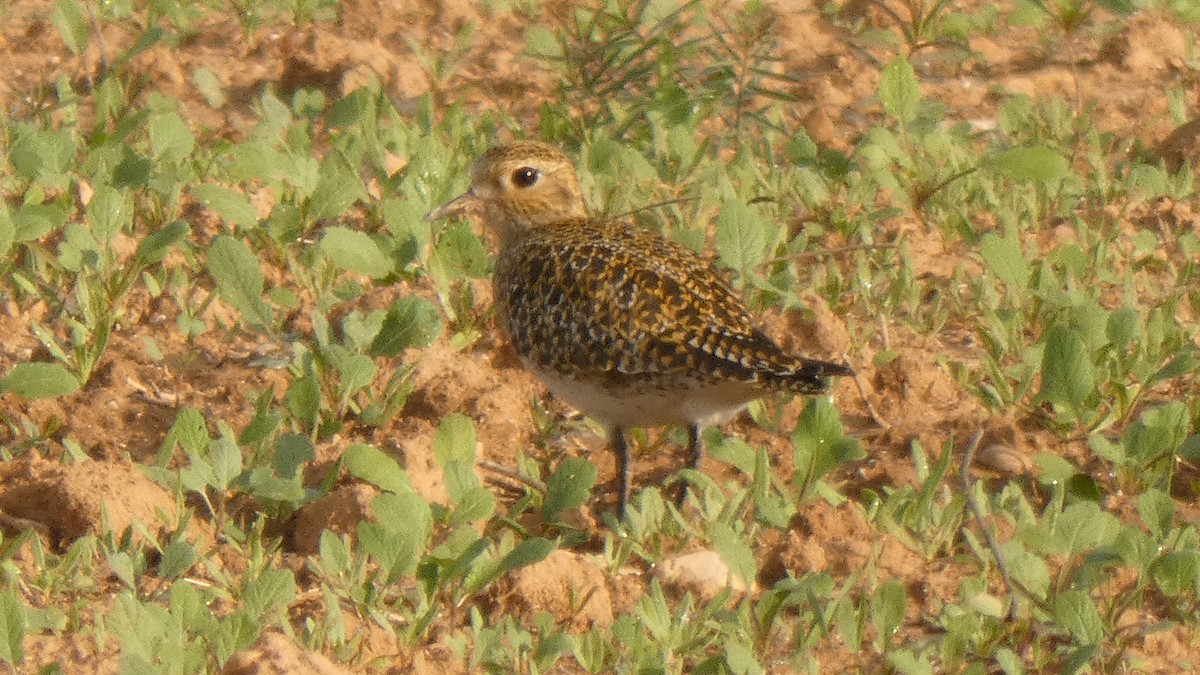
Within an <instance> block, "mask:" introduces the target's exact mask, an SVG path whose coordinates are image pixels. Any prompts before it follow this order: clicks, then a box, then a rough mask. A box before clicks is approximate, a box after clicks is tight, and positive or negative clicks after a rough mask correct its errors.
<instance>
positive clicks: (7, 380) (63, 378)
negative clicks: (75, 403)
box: [0, 361, 79, 399]
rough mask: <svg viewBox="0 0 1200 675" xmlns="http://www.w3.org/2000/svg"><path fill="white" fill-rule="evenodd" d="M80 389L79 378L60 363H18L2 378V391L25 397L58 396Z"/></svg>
mask: <svg viewBox="0 0 1200 675" xmlns="http://www.w3.org/2000/svg"><path fill="white" fill-rule="evenodd" d="M78 390H79V378H77V377H75V376H74V375H72V374H71V372H70V371H68V370H67V369H66V368H64V367H63V366H62V365H61V364H58V363H43V362H37V361H35V362H32V363H18V364H17V365H15V366H13V368H12V370H10V371H8V374H7V375H5V376H4V377H3V378H0V393H12V394H16V395H17V396H20V397H21V398H24V399H36V398H57V397H59V396H66V395H67V394H70V393H73V392H75V391H78Z"/></svg>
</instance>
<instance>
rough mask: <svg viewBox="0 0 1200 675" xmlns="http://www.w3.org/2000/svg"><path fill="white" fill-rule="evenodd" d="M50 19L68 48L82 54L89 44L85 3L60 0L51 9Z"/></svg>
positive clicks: (72, 51) (73, 0) (76, 0)
mask: <svg viewBox="0 0 1200 675" xmlns="http://www.w3.org/2000/svg"><path fill="white" fill-rule="evenodd" d="M50 20H51V21H53V22H54V27H55V28H57V29H58V34H59V35H60V36H62V39H63V42H65V43H66V45H67V49H70V50H71V53H72V54H80V53H82V52H83V50H84V49H87V45H88V25H87V19H86V17H84V15H83V3H82V2H79V0H58V1H57V2H55V3H54V9H53V10H51V11H50Z"/></svg>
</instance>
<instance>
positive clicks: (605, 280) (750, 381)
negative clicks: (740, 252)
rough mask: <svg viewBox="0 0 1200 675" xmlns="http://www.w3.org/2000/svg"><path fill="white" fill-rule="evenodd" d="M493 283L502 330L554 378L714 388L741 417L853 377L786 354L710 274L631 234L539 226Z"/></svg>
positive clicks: (590, 225)
mask: <svg viewBox="0 0 1200 675" xmlns="http://www.w3.org/2000/svg"><path fill="white" fill-rule="evenodd" d="M494 283H495V288H496V297H497V300H498V303H499V316H500V321H501V324H502V327H503V328H504V330H505V332H506V333H507V334H508V336H509V337H510V339H511V341H512V343H513V347H514V348H515V349H516V351H517V353H518V354H519V355H520V356H521V358H522V360H523V361H525V362H526V364H527V365H529V366H530V367H531V368H533V369H535V370H536V371H538V372H539V373H540V374H542V375H543V378H544V379H545V377H546V376H547V375H549V376H550V377H553V376H554V374H555V373H557V374H558V375H560V376H561V377H563V378H565V379H568V380H573V381H584V382H590V383H593V384H598V385H599V386H611V387H613V388H616V389H621V388H625V389H627V390H631V391H637V390H639V388H640V389H641V390H645V389H647V388H649V389H651V390H655V389H657V390H665V391H666V393H667V394H668V395H678V396H680V397H686V396H687V395H688V394H689V392H691V391H695V390H696V389H697V388H705V387H707V388H708V389H714V388H715V389H714V391H717V392H718V393H717V394H716V395H717V396H718V397H721V398H729V399H731V401H730V402H729V405H730V406H734V405H736V406H740V405H741V404H743V403H745V402H746V401H748V400H751V399H753V398H756V397H757V396H759V395H761V394H762V393H764V392H767V391H772V390H789V391H794V392H798V393H819V392H822V391H825V389H826V388H827V386H828V385H827V382H826V380H825V378H826V377H828V376H831V375H841V374H845V373H847V372H849V371H848V369H846V368H845V367H844V366H840V365H837V364H833V363H827V362H823V361H814V360H809V359H804V358H801V357H797V356H794V355H791V354H788V353H786V352H784V351H783V350H782V349H780V348H779V347H778V346H777V345H776V344H775V343H774V342H773V341H772V340H771V339H770V338H768V337H767V336H766V335H765V334H763V333H762V332H761V331H760V330H759V329H758V328H756V327H755V326H754V323H753V320H752V319H751V317H750V316H749V314H748V313H747V311H746V310H745V308H744V306H743V305H742V303H741V301H740V300H739V299H738V297H737V296H736V295H735V294H734V293H733V292H732V291H731V290H730V289H729V287H728V286H727V285H726V284H725V282H724V281H723V280H722V279H721V277H720V275H719V274H718V273H717V271H716V270H715V269H714V268H713V266H712V265H711V263H709V262H708V261H706V260H704V259H703V258H701V257H699V256H698V255H696V254H695V253H694V252H693V251H691V250H690V249H688V248H686V247H684V246H682V245H680V244H677V243H675V242H672V241H669V240H667V239H664V238H663V237H661V236H658V235H656V234H654V233H651V232H649V231H646V230H643V229H641V228H638V227H636V226H634V225H633V224H630V223H626V222H622V221H598V220H590V219H586V218H574V219H567V220H564V221H561V222H556V223H551V224H546V225H539V226H536V227H531V228H529V229H528V230H527V231H526V232H525V233H524V234H523V236H522V237H520V238H519V239H518V240H516V241H512V242H509V243H508V245H507V246H505V247H504V249H503V250H501V251H500V254H499V256H498V258H497V262H496V270H495V277H494ZM552 388H553V387H552ZM566 398H568V400H570V398H571V397H570V396H566ZM733 399H737V400H733ZM580 407H583V408H584V409H585V410H586V406H580ZM589 412H590V411H589Z"/></svg>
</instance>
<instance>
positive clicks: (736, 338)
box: [428, 141, 851, 517]
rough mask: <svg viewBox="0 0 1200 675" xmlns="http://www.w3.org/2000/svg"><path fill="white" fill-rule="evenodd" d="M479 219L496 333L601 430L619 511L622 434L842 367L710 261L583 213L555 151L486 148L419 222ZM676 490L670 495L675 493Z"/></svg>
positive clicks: (570, 169)
mask: <svg viewBox="0 0 1200 675" xmlns="http://www.w3.org/2000/svg"><path fill="white" fill-rule="evenodd" d="M459 215H468V216H476V217H478V218H480V219H481V220H482V221H483V222H484V224H485V226H487V227H488V228H490V229H491V230H492V231H493V232H494V233H495V235H496V238H497V239H498V240H499V250H498V255H497V258H496V265H495V274H494V277H493V285H494V288H495V300H496V304H497V316H498V322H499V324H500V327H501V329H502V330H503V332H504V333H505V335H506V336H507V337H508V339H509V340H510V341H511V342H512V346H513V348H514V349H515V350H516V352H517V355H518V356H519V358H520V360H521V363H522V364H523V365H524V366H525V367H527V368H528V369H529V370H531V371H533V373H535V374H536V375H537V376H538V378H540V379H541V381H542V382H543V383H544V384H545V385H546V386H547V388H549V389H550V392H551V393H552V394H554V395H555V396H557V397H558V398H560V399H562V400H564V401H566V402H568V403H570V404H571V405H573V406H575V407H576V408H578V409H579V410H580V411H582V412H584V413H586V414H588V415H590V416H591V417H592V418H594V419H596V420H597V421H599V422H602V423H603V424H605V425H607V427H608V430H609V434H610V443H611V445H612V449H613V452H614V453H616V459H617V474H618V480H619V483H620V494H619V495H618V497H617V512H618V517H623V516H624V514H625V506H626V503H627V502H628V499H629V448H628V446H627V445H626V440H625V430H626V429H627V428H629V427H649V426H659V425H664V424H675V423H682V424H686V425H687V429H688V445H687V465H688V466H689V467H690V468H693V469H694V468H696V467H697V466H698V464H699V462H700V457H701V452H702V449H701V441H700V430H701V428H702V427H704V426H707V425H710V424H720V423H722V422H724V421H726V420H728V419H729V418H731V417H733V416H734V415H735V414H737V412H738V411H739V410H741V409H742V408H743V407H744V406H745V405H746V404H747V403H749V402H750V401H753V400H754V399H756V398H759V397H761V396H763V395H765V394H768V393H770V392H775V391H791V392H795V393H801V394H819V393H822V392H825V391H826V390H827V389H828V381H827V379H826V378H828V377H830V376H833V375H848V374H850V373H851V371H850V369H849V368H847V367H846V366H843V365H840V364H836V363H829V362H826V361H817V360H813V359H807V358H803V357H800V356H794V355H792V354H788V353H786V352H784V351H783V350H782V349H781V348H780V347H779V346H778V345H776V344H775V342H773V341H772V340H771V339H770V338H769V337H767V336H766V335H765V334H764V333H763V332H762V331H761V330H759V329H758V328H757V327H756V326H755V324H754V322H753V320H752V319H751V317H750V315H749V313H748V312H747V311H746V309H745V307H744V306H743V305H742V303H741V302H740V301H739V299H738V297H737V296H736V295H735V294H734V293H733V291H731V290H730V289H729V287H728V286H727V285H726V283H725V282H724V281H723V280H722V278H721V275H720V274H719V273H718V272H717V271H716V270H715V269H714V268H713V266H712V264H711V263H709V262H708V261H706V260H705V259H703V258H701V257H700V256H698V255H697V254H696V253H695V252H693V251H692V250H691V249H688V248H686V247H684V246H682V245H680V244H677V243H675V242H672V241H670V240H668V239H665V238H663V237H661V236H659V235H657V234H655V233H653V232H650V231H647V230H644V229H641V228H639V227H637V226H635V225H634V224H632V223H629V222H624V221H619V220H600V219H594V218H590V217H589V216H588V213H587V209H586V207H585V206H584V202H583V196H582V193H581V191H580V188H579V179H578V177H577V176H576V174H575V168H574V166H573V165H572V163H571V160H570V159H568V158H567V156H566V155H565V154H563V153H562V151H560V150H558V149H557V148H555V147H554V146H551V145H547V144H545V143H540V142H536V141H521V142H516V143H511V144H507V145H501V146H497V147H494V148H492V149H491V150H489V151H488V152H487V153H485V154H484V155H483V156H482V157H480V158H479V159H478V160H477V161H476V162H475V164H474V165H473V166H472V168H471V187H470V188H469V189H468V190H467V192H466V193H464V194H463V195H461V196H459V197H457V198H456V199H454V200H452V201H450V202H448V203H446V204H445V205H443V206H442V207H440V208H438V209H435V210H434V211H432V212H431V213H430V214H429V216H428V218H429V219H439V218H446V217H449V216H459ZM684 494H685V492H684V491H683V490H681V491H680V493H679V496H680V498H681V499H682V498H683V496H684Z"/></svg>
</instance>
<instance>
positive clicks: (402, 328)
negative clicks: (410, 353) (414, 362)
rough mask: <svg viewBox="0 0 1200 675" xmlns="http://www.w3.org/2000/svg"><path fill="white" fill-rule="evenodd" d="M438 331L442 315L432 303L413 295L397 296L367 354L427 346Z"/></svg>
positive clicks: (436, 335) (395, 352) (379, 353)
mask: <svg viewBox="0 0 1200 675" xmlns="http://www.w3.org/2000/svg"><path fill="white" fill-rule="evenodd" d="M441 333H442V317H441V315H440V314H439V313H438V310H437V307H435V306H434V304H433V303H431V302H429V301H428V300H426V299H424V298H419V297H417V296H409V297H406V298H400V299H399V300H397V301H396V304H394V305H392V308H391V309H390V310H388V313H387V317H385V318H384V320H383V327H382V328H380V329H379V335H377V336H376V337H375V341H374V342H372V343H371V355H372V356H396V355H398V354H399V353H400V352H402V351H404V350H405V349H408V348H409V347H418V348H422V347H428V346H429V345H431V344H433V341H434V340H436V339H437V337H438V336H439V335H441Z"/></svg>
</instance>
